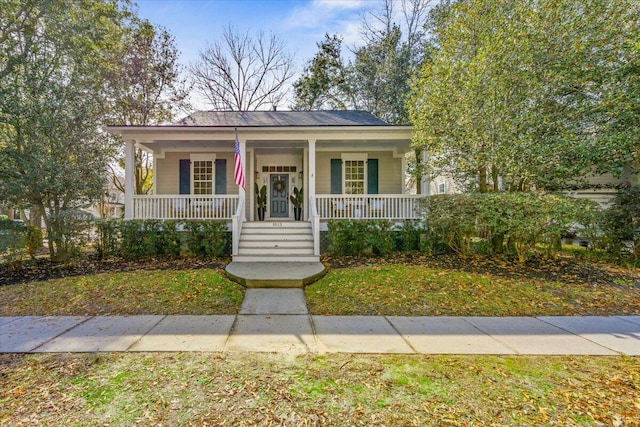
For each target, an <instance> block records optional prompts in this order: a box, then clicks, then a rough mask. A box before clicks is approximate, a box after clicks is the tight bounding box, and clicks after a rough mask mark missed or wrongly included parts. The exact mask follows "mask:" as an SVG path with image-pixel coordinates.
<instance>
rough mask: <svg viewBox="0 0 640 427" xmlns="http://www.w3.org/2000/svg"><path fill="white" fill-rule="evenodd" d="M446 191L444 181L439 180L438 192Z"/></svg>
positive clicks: (443, 192)
mask: <svg viewBox="0 0 640 427" xmlns="http://www.w3.org/2000/svg"><path fill="white" fill-rule="evenodd" d="M446 192H447V191H446V188H445V185H444V182H441V183H440V184H438V194H445V193H446Z"/></svg>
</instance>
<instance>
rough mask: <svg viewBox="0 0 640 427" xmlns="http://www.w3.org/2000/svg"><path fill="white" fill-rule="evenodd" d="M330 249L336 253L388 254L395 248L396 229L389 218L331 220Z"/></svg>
mask: <svg viewBox="0 0 640 427" xmlns="http://www.w3.org/2000/svg"><path fill="white" fill-rule="evenodd" d="M328 229H329V233H328V239H329V242H330V243H329V251H330V252H332V253H334V254H336V255H360V254H363V253H365V252H367V251H371V252H372V253H374V254H376V255H386V254H389V253H391V252H393V250H394V248H395V237H394V233H395V232H394V231H393V230H392V227H391V222H390V221H388V220H378V219H376V220H348V219H341V220H331V221H329V223H328Z"/></svg>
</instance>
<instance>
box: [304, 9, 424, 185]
mask: <svg viewBox="0 0 640 427" xmlns="http://www.w3.org/2000/svg"><path fill="white" fill-rule="evenodd" d="M430 3H431V1H430V0H402V1H401V2H399V3H398V2H397V1H394V0H382V1H381V2H380V4H381V9H380V10H379V11H377V12H373V13H370V14H368V15H366V16H365V17H364V18H363V22H362V30H361V32H362V35H363V38H364V40H365V44H364V46H361V47H358V48H356V49H354V51H353V52H354V55H355V58H354V60H353V61H351V62H350V63H349V64H348V65H346V66H345V65H343V63H342V59H341V58H340V42H341V39H339V37H338V36H332V37H329V36H328V35H327V36H325V40H324V41H323V42H321V43H319V44H318V49H319V50H318V53H316V55H315V57H314V58H313V59H312V60H311V61H310V62H309V64H308V65H307V67H306V68H305V72H304V74H303V76H302V77H301V78H300V79H299V80H298V81H296V82H295V83H294V88H295V90H296V92H295V104H294V106H293V108H294V109H320V108H326V107H329V108H339V109H346V108H351V109H363V110H366V111H369V112H370V113H372V114H374V115H375V116H377V117H380V118H381V119H383V120H385V121H386V122H388V123H391V124H396V125H407V124H409V114H408V110H407V106H406V103H407V98H408V95H409V92H410V90H411V77H412V75H413V74H414V73H415V72H416V71H417V70H418V68H419V66H420V64H421V63H422V61H423V60H424V50H423V49H422V42H423V39H424V29H423V26H424V23H425V19H426V14H427V10H428V8H429V6H430ZM398 4H399V5H400V7H399V11H398V10H397V9H396V5H398ZM403 29H404V33H403ZM421 158H422V153H421V150H415V152H414V157H413V158H412V159H411V160H410V168H411V171H412V173H413V174H414V176H415V177H416V187H417V189H418V191H420V187H421V176H422V174H423V168H422V164H421Z"/></svg>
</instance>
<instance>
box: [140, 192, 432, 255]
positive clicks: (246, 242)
mask: <svg viewBox="0 0 640 427" xmlns="http://www.w3.org/2000/svg"><path fill="white" fill-rule="evenodd" d="M422 197H423V196H421V195H411V194H368V195H367V194H361V195H347V194H320V195H316V196H311V197H308V198H307V199H308V206H310V212H309V213H308V214H305V215H304V218H306V219H307V221H292V220H290V219H288V218H286V219H277V218H271V219H270V220H267V221H247V220H246V215H245V209H246V203H245V202H244V200H243V196H241V195H211V196H200V195H199V196H194V195H155V196H149V195H135V196H133V219H139V220H148V219H153V220H187V219H189V220H223V221H228V223H229V227H230V231H231V233H232V242H233V243H232V256H233V259H234V261H241V262H273V261H274V260H276V259H286V260H288V261H299V262H317V261H318V260H319V256H320V231H321V230H326V224H327V222H328V221H329V220H334V219H341V220H345V219H346V220H370V219H387V220H391V221H402V220H414V219H418V218H420V200H421V199H422Z"/></svg>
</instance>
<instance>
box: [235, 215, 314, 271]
mask: <svg viewBox="0 0 640 427" xmlns="http://www.w3.org/2000/svg"><path fill="white" fill-rule="evenodd" d="M233 261H234V262H282V261H286V262H319V261H320V257H318V256H316V255H314V254H313V235H312V234H311V224H310V223H308V222H302V221H259V222H246V223H244V225H243V226H242V234H241V235H240V242H239V247H238V255H234V256H233Z"/></svg>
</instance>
